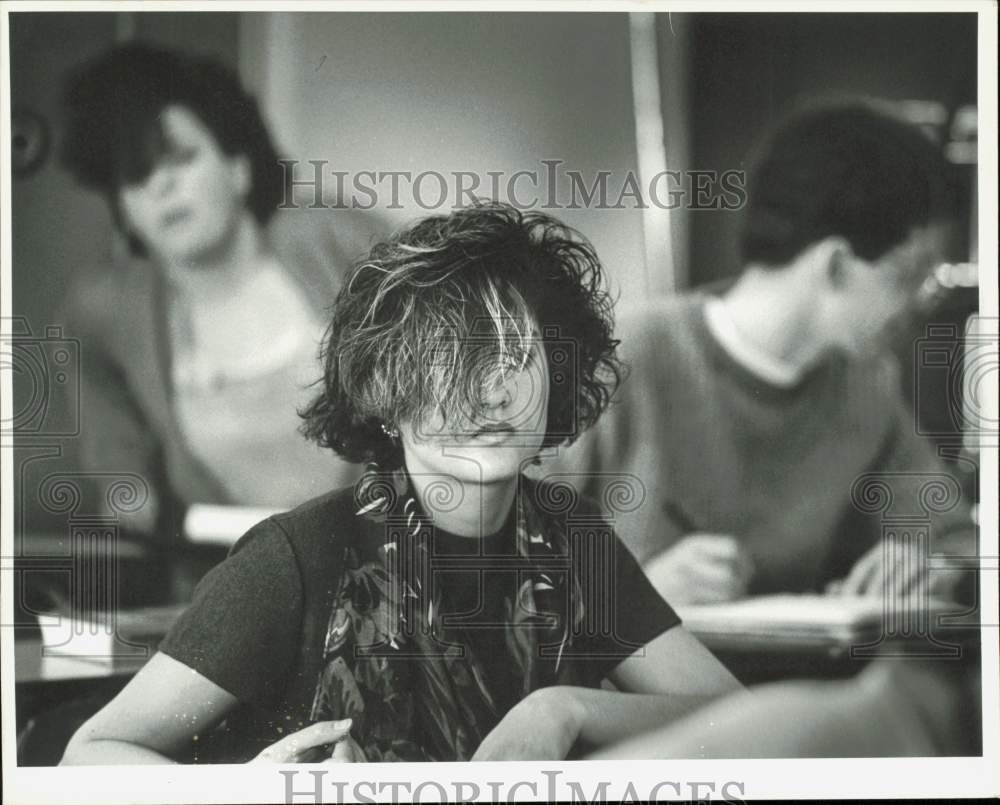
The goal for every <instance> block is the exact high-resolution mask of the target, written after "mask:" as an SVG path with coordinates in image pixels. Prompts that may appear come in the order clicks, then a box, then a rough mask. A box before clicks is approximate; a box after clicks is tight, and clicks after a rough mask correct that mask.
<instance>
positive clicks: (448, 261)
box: [301, 202, 624, 467]
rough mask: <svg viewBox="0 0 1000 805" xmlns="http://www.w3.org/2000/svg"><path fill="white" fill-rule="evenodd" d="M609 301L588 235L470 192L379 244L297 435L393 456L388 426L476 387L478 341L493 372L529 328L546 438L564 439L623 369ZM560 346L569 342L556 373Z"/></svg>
mask: <svg viewBox="0 0 1000 805" xmlns="http://www.w3.org/2000/svg"><path fill="white" fill-rule="evenodd" d="M612 307H613V300H612V299H611V297H610V296H609V294H608V292H607V291H606V290H605V287H604V277H603V271H602V268H601V264H600V261H599V260H598V258H597V254H596V253H595V252H594V249H593V247H592V246H591V245H590V243H589V242H588V241H587V240H586V239H585V238H584V237H583V236H582V235H580V234H579V233H578V232H576V231H575V230H572V229H570V228H569V227H567V226H565V225H563V224H561V223H560V222H559V221H557V220H556V219H554V218H552V217H550V216H548V215H544V214H541V213H537V212H531V213H522V212H521V211H519V210H517V209H515V208H513V207H511V206H508V205H505V204H497V203H488V202H479V203H477V204H475V205H474V206H471V207H468V208H464V209H460V210H458V211H456V212H453V213H452V214H450V215H442V216H431V217H428V218H424V219H422V220H419V221H417V222H416V223H413V224H411V225H410V226H408V227H406V228H404V229H402V230H401V231H399V232H397V233H396V234H394V235H392V236H391V237H390V238H389V239H387V240H385V241H384V242H382V243H379V244H377V245H376V246H375V247H374V248H373V249H372V250H371V254H370V255H369V256H368V258H367V259H365V260H363V261H361V262H360V263H359V264H358V266H357V267H356V268H355V270H354V273H353V275H352V277H351V279H350V281H349V282H348V283H347V284H346V285H345V286H344V288H343V289H342V290H341V292H340V294H339V295H338V297H337V299H336V301H335V303H334V305H333V309H332V321H331V323H330V325H329V328H328V330H327V334H326V337H325V339H324V344H323V363H324V375H323V378H322V379H321V381H319V383H320V384H321V385H322V389H321V391H320V392H319V394H318V396H317V397H316V399H315V400H314V401H313V402H312V404H311V405H310V406H309V407H308V408H306V410H304V411H303V412H301V415H302V417H303V419H304V422H303V427H302V430H303V433H305V434H306V436H308V437H309V438H311V439H313V440H314V441H316V442H318V443H319V444H321V445H323V446H325V447H330V448H332V449H333V450H334V451H336V452H337V453H338V454H339V455H341V456H342V457H344V458H346V459H347V460H349V461H353V462H376V463H379V464H381V465H383V466H386V467H388V466H398V465H399V463H401V461H402V452H401V448H400V445H399V443H398V441H397V440H395V439H392V438H390V437H389V436H388V435H387V434H386V432H385V429H384V427H383V426H393V425H395V424H396V423H398V422H401V421H405V420H407V419H412V420H416V421H419V420H420V419H421V418H422V417H423V416H424V415H425V414H426V413H428V410H427V409H428V406H429V405H430V406H440V407H441V410H443V412H444V414H445V421H446V422H448V421H451V420H450V416H451V415H453V414H461V411H462V407H463V405H465V404H467V403H468V402H469V401H470V395H477V394H479V393H481V390H482V389H483V388H485V385H486V384H485V383H484V375H483V373H482V372H483V365H482V361H481V360H479V358H481V357H482V353H481V352H479V350H481V348H482V345H483V344H484V340H485V343H486V344H488V347H489V355H490V356H492V357H491V365H490V367H489V368H488V370H487V372H486V376H485V379H486V380H490V379H495V378H496V377H498V376H502V373H503V372H504V371H505V369H507V368H509V367H511V366H516V365H517V364H518V363H519V362H520V361H521V359H522V358H523V356H524V355H525V354H526V353H525V350H526V348H527V347H526V340H527V339H528V338H530V337H531V331H530V329H529V328H531V327H532V326H536V327H537V328H538V337H539V338H540V341H541V343H542V345H543V348H544V349H545V351H546V355H547V356H548V358H549V365H550V380H549V383H550V393H549V405H548V426H547V432H546V434H545V436H544V439H543V445H542V446H543V447H545V446H551V445H556V444H559V443H561V442H563V441H572V440H573V439H575V438H576V436H577V435H578V434H579V433H580V432H582V431H583V430H584V429H586V428H587V427H589V426H590V425H592V424H593V423H594V422H596V421H597V418H598V417H599V416H600V414H601V413H602V412H603V411H604V409H605V408H606V407H607V405H608V403H609V401H610V399H611V396H612V395H613V393H614V391H615V390H616V389H617V387H618V385H619V384H620V382H621V380H622V378H623V372H624V367H623V365H622V364H621V363H620V362H619V360H618V358H617V356H616V353H615V350H616V348H617V346H618V341H616V340H615V339H614V338H613V317H612ZM483 324H485V327H483V326H482V325H483ZM559 350H562V351H563V352H564V353H572V354H571V355H570V354H566V355H562V356H560V360H559V362H560V365H561V366H568V368H567V369H566V370H565V371H561V372H559V371H554V370H553V369H552V367H553V356H554V355H556V354H557V353H558V352H559ZM505 361H506V362H505ZM569 364H571V366H570V365H569Z"/></svg>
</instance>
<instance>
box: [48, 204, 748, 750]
mask: <svg viewBox="0 0 1000 805" xmlns="http://www.w3.org/2000/svg"><path fill="white" fill-rule="evenodd" d="M616 346H617V342H616V341H615V340H614V339H613V337H612V320H611V302H610V299H609V297H608V295H607V293H606V292H605V290H604V287H603V275H602V269H601V266H600V263H599V262H598V259H597V256H596V255H595V253H594V251H593V249H592V247H591V246H590V245H589V244H588V243H587V242H586V241H585V240H584V239H583V238H582V237H581V236H579V235H578V234H577V233H575V232H573V231H572V230H570V229H568V228H567V227H565V226H563V225H561V224H560V223H559V222H557V221H555V220H554V219H552V218H550V217H548V216H545V215H542V214H538V213H528V214H522V213H521V212H519V211H517V210H515V209H513V208H511V207H508V206H504V205H496V204H482V205H476V206H473V207H470V208H467V209H462V210H459V211H457V212H454V213H453V214H451V215H449V216H437V217H431V218H427V219H425V220H422V221H419V222H417V223H416V224H414V225H412V226H410V227H408V228H406V229H404V230H403V231H401V232H399V233H398V234H396V235H395V236H393V237H392V238H390V239H389V240H387V241H385V242H384V243H381V244H379V245H377V246H376V247H375V248H374V249H373V250H372V251H371V254H370V255H369V257H368V259H367V260H365V261H364V262H362V263H361V264H360V265H359V266H358V267H357V268H356V270H355V272H354V274H353V276H352V278H351V280H350V281H349V282H348V284H347V285H346V286H345V287H344V289H343V290H342V291H341V293H340V294H339V296H338V298H337V301H336V304H335V306H334V308H333V313H332V324H331V325H330V327H329V329H328V331H327V336H326V341H325V373H324V376H323V378H322V381H321V384H320V389H319V393H318V394H317V396H316V398H315V400H314V402H313V403H312V405H310V406H309V407H308V408H307V409H306V410H305V411H304V412H303V417H304V431H305V433H306V434H307V435H309V436H310V437H311V438H313V439H314V440H316V441H318V442H319V443H320V444H323V445H325V446H327V447H330V448H332V449H333V450H334V451H336V452H337V453H338V454H339V455H341V456H343V457H344V458H346V459H348V460H350V461H366V462H369V463H370V466H369V470H368V472H367V473H366V475H365V476H364V477H363V478H362V480H361V482H359V484H357V485H356V486H355V487H353V488H349V489H344V490H340V491H335V492H332V493H330V494H328V495H326V496H323V497H320V498H317V499H315V500H313V501H311V502H309V503H307V504H305V505H303V506H301V507H299V508H298V509H295V510H294V511H292V512H289V513H287V514H283V515H279V516H276V517H272V518H270V519H269V520H266V521H264V522H262V523H260V524H259V525H257V526H256V527H254V528H253V529H252V530H251V531H250V532H249V533H248V534H247V535H246V536H244V537H243V539H242V540H241V541H240V542H239V543H238V545H237V546H236V547H235V549H234V551H233V553H232V555H231V556H230V558H229V559H228V560H227V561H226V562H224V563H223V564H222V565H221V566H219V567H218V568H216V569H215V570H214V571H212V572H211V573H210V574H209V575H208V577H206V579H205V580H204V581H203V582H202V584H201V586H200V587H199V589H198V591H197V593H196V596H195V600H194V603H193V605H192V607H191V608H190V609H189V611H188V612H187V613H186V614H185V615H184V616H183V617H182V619H181V620H180V621H179V622H178V623H177V625H176V626H175V627H174V628H173V630H172V631H171V633H170V634H169V635H168V637H167V638H166V639H165V640H164V642H163V643H162V644H161V646H160V652H159V653H158V654H157V655H155V656H154V657H153V658H152V660H151V661H150V662H149V663H148V665H147V666H146V667H145V668H144V669H143V670H142V671H141V672H140V673H139V674H138V675H137V676H136V678H135V679H134V680H133V681H132V682H131V683H130V684H129V685H128V686H127V687H126V688H125V689H124V691H123V692H122V693H121V694H119V696H118V697H117V698H116V699H115V700H114V701H113V702H112V703H111V704H109V705H108V706H107V707H106V708H105V709H104V710H103V711H102V712H101V713H99V714H98V715H97V716H95V717H94V718H93V719H92V720H91V721H90V722H88V723H87V724H86V725H84V727H83V728H82V729H81V730H80V731H79V732H78V733H77V735H76V736H75V737H74V739H73V741H72V742H71V744H70V746H69V748H68V750H67V753H66V757H65V758H64V762H67V763H101V762H127V761H128V760H132V761H134V762H144V761H148V762H164V761H168V760H171V759H172V760H184V759H191V758H192V757H193V756H194V755H197V759H201V760H205V759H209V758H210V757H211V758H212V759H225V760H229V761H234V760H250V759H256V760H258V761H261V760H273V761H284V762H307V761H323V760H330V761H362V760H368V761H388V760H445V761H453V760H468V759H473V760H493V759H530V760H543V759H563V758H566V757H569V756H581V755H582V754H584V753H585V752H586V751H587V750H588V748H591V747H598V746H602V745H606V744H608V743H611V742H614V741H617V740H620V739H621V738H623V737H625V736H628V735H632V734H635V733H637V732H639V731H641V730H644V729H648V728H652V727H655V726H659V725H662V724H664V723H667V722H669V721H670V720H671V719H672V718H674V717H676V716H679V715H681V714H685V713H688V712H690V711H691V710H693V709H694V708H696V707H698V706H700V705H701V704H702V703H704V702H706V701H708V700H711V699H713V698H715V697H717V696H719V695H721V694H723V693H726V692H730V691H732V690H734V689H737V688H738V685H737V683H736V682H735V680H734V679H733V678H732V677H731V676H730V675H729V673H728V672H727V671H726V670H725V669H724V668H723V667H722V666H721V665H720V664H719V663H718V662H717V660H716V659H715V658H714V657H713V656H712V655H711V654H710V653H709V652H708V651H707V650H705V649H704V648H703V647H702V646H701V645H700V644H699V643H698V642H697V641H696V640H695V639H694V638H693V637H691V636H690V635H689V633H687V632H686V631H685V630H684V629H683V627H682V626H680V624H679V620H678V618H677V616H676V615H675V614H674V612H673V610H672V609H671V608H670V606H669V605H668V604H667V603H666V602H665V601H663V599H661V598H660V597H659V596H658V595H657V594H656V592H655V591H654V590H653V588H652V587H651V586H650V584H649V582H648V581H647V580H646V578H645V576H644V575H643V573H642V571H641V570H640V568H639V566H638V564H637V563H636V562H635V560H634V559H633V557H632V556H631V554H630V553H629V552H628V551H627V550H626V549H625V548H624V547H623V546H622V545H621V543H620V542H619V541H618V539H617V537H615V535H614V533H613V531H612V529H611V528H610V527H609V526H608V525H607V523H606V522H605V521H604V520H602V518H601V517H600V515H599V513H598V508H597V506H596V505H594V504H591V503H589V502H588V501H586V500H582V499H578V498H576V497H575V496H574V495H573V494H572V493H571V492H570V490H569V487H568V486H560V485H558V484H549V483H539V482H535V481H532V480H529V478H528V477H527V476H525V475H524V474H523V472H522V471H523V470H524V469H525V468H526V467H527V466H529V465H531V464H532V463H533V462H535V461H536V460H537V459H538V457H539V456H540V455H541V454H542V453H543V452H545V451H549V450H554V449H556V448H557V447H558V446H559V445H561V444H564V443H566V442H569V441H572V440H573V439H574V438H575V437H576V436H577V434H578V433H579V432H580V431H581V430H583V429H584V428H586V427H588V426H590V425H591V424H592V423H593V422H595V421H596V420H597V418H598V417H599V416H600V414H601V412H602V411H603V410H604V409H605V408H606V407H607V405H608V404H609V400H610V398H611V395H612V394H613V392H614V390H615V388H616V387H617V385H618V383H619V382H620V380H621V377H622V368H621V366H620V364H619V363H618V361H617V359H616V357H615V348H616ZM603 680H607V681H609V682H611V683H612V686H613V687H614V688H616V689H615V690H609V689H606V688H607V687H610V686H602V681H603ZM123 714H128V716H127V717H123ZM181 714H186V715H184V716H182V715H181ZM223 720H225V723H224V725H221V726H220V722H222V721H223ZM210 733H211V735H210ZM206 738H211V740H206ZM209 745H211V747H212V748H211V750H209V749H208V748H207V747H208V746H209ZM195 747H199V748H198V749H197V750H196V751H194V748H195Z"/></svg>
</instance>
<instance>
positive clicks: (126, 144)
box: [60, 42, 287, 254]
mask: <svg viewBox="0 0 1000 805" xmlns="http://www.w3.org/2000/svg"><path fill="white" fill-rule="evenodd" d="M63 102H64V107H65V113H66V120H65V131H64V136H63V142H62V148H61V153H60V158H61V162H62V164H63V166H64V167H65V168H66V169H67V170H69V172H70V173H71V174H73V176H74V177H75V178H76V179H77V181H79V182H80V183H81V184H82V185H84V186H86V187H91V188H93V189H95V190H98V191H99V192H101V193H102V194H103V195H104V196H105V198H106V199H107V201H108V204H109V206H110V207H111V211H112V214H113V216H114V218H115V222H116V224H118V225H119V226H121V223H122V222H121V216H120V211H119V209H118V191H119V190H120V189H121V187H122V186H123V185H126V184H135V183H138V182H141V181H143V180H144V179H145V178H146V177H148V176H149V174H150V173H151V172H152V171H153V168H154V167H155V165H156V163H157V162H158V161H159V160H160V159H161V158H162V157H163V156H164V154H165V153H166V152H167V151H168V150H169V147H170V144H169V143H168V142H167V140H166V137H165V136H164V132H163V128H162V125H161V122H160V120H161V115H162V113H163V110H164V108H165V107H167V106H171V105H177V106H183V107H185V108H186V109H188V110H189V111H191V112H193V113H194V114H195V115H197V117H198V119H199V120H201V122H202V123H204V124H205V126H206V127H207V128H208V129H209V131H211V132H212V135H213V136H214V137H215V139H216V141H217V142H218V144H219V147H220V148H221V149H222V151H223V152H224V153H226V154H228V155H230V156H232V155H236V154H239V155H243V156H245V157H247V159H248V160H249V162H250V166H251V177H252V187H251V190H250V196H249V198H248V206H249V209H250V211H251V212H252V213H253V215H254V217H255V218H256V219H257V221H259V222H260V223H262V224H263V223H266V222H267V221H268V220H269V219H270V217H271V216H272V215H273V214H274V212H275V210H276V209H277V207H278V205H279V204H280V203H281V202H282V200H283V198H284V192H285V185H286V181H287V180H286V177H285V173H284V170H283V169H282V166H281V164H280V163H279V161H278V159H279V157H278V153H277V151H276V150H275V146H274V143H273V142H272V140H271V136H270V134H269V133H268V130H267V127H266V126H265V125H264V120H263V118H262V117H261V114H260V110H259V109H258V108H257V102H256V101H255V100H254V98H253V97H252V96H250V95H249V94H247V92H245V91H244V89H243V87H242V86H241V85H240V82H239V79H238V78H237V76H236V75H235V73H233V72H232V71H231V70H230V69H229V68H228V67H226V66H225V65H223V64H221V63H220V62H218V61H216V60H215V59H212V58H209V57H206V56H200V55H191V54H183V53H178V52H176V51H172V50H164V49H162V48H158V47H155V46H153V45H149V44H144V43H141V42H137V43H130V44H128V45H122V46H120V47H115V48H112V49H111V50H109V51H106V52H105V53H103V54H102V55H100V56H98V57H97V58H95V59H94V60H92V61H90V62H88V63H86V64H84V65H83V66H82V67H81V68H80V69H79V70H77V71H74V73H73V75H72V76H70V77H69V80H68V81H67V82H66V85H65V87H64V93H63ZM130 246H131V247H132V250H133V252H135V253H137V254H142V253H143V247H142V244H141V243H138V242H137V241H136V240H135V239H134V238H130Z"/></svg>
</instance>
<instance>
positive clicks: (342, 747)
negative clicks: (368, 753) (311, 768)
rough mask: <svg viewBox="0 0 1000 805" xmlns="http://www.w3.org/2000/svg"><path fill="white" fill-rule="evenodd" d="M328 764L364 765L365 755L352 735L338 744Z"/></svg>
mask: <svg viewBox="0 0 1000 805" xmlns="http://www.w3.org/2000/svg"><path fill="white" fill-rule="evenodd" d="M326 762H327V763H364V762H365V753H364V751H363V750H362V749H361V747H360V746H358V742H357V741H355V740H354V739H353V738H352V737H351V736H350V735H348V736H347V737H345V738H343V739H342V740H340V741H338V742H337V745H336V746H334V747H333V754H331V755H330V757H329V759H328V760H327V761H326Z"/></svg>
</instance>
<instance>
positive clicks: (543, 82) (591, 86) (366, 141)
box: [241, 13, 646, 298]
mask: <svg viewBox="0 0 1000 805" xmlns="http://www.w3.org/2000/svg"><path fill="white" fill-rule="evenodd" d="M241 26H242V39H241V41H242V43H243V47H242V55H243V57H244V59H243V61H242V62H241V67H242V70H243V75H244V78H245V80H246V81H247V83H248V84H250V85H251V86H254V87H256V88H257V89H258V91H259V93H260V96H261V98H262V100H263V102H264V109H265V111H266V113H267V115H268V117H269V120H270V122H271V124H272V127H273V129H274V131H275V132H276V134H277V137H278V140H279V142H280V143H281V144H282V146H283V148H284V150H285V152H286V153H288V154H292V155H297V156H298V157H299V158H300V159H307V160H328V161H329V162H330V164H331V166H336V169H337V170H341V171H346V172H348V173H349V174H352V175H353V174H355V173H357V172H358V171H363V170H373V171H411V172H412V173H413V175H414V176H415V175H416V174H418V173H420V172H422V171H437V172H439V173H441V174H443V175H446V176H447V175H450V174H451V173H452V172H454V171H471V172H474V173H476V174H477V175H479V176H480V177H482V179H483V190H484V191H487V192H484V193H483V194H484V195H489V194H490V193H489V192H488V190H489V186H488V184H487V182H488V181H489V179H488V177H487V176H486V174H487V172H488V171H503V172H504V174H505V176H506V177H510V176H511V175H512V174H513V173H514V172H515V171H518V170H527V171H539V172H541V171H544V166H543V165H542V164H541V160H542V159H560V160H563V163H564V165H563V166H562V167H563V168H564V169H570V170H578V171H580V172H581V174H582V175H583V176H584V177H585V178H586V180H587V183H588V184H589V183H590V182H591V181H592V179H593V177H594V176H596V175H597V173H598V172H599V171H610V172H611V173H612V175H613V177H614V178H612V179H611V180H610V182H609V186H612V187H613V186H614V183H615V180H616V178H617V180H618V181H619V182H621V181H623V177H624V175H625V173H626V172H627V171H629V170H635V168H636V154H635V124H634V116H633V105H632V89H631V79H630V51H629V28H628V17H627V15H625V14H513V13H503V14H496V13H494V14H477V13H465V14H457V13H455V14H450V13H449V14H445V13H424V14H395V13H393V14H377V15H374V14H355V13H349V14H296V15H287V14H246V15H243V17H242V19H241ZM331 169H333V168H332V167H331ZM305 175H306V176H307V177H311V176H312V172H311V169H310V171H309V172H308V173H306V174H305ZM540 179H542V182H543V184H544V174H542V175H540ZM504 181H506V180H504ZM382 186H383V187H385V188H388V186H389V185H388V182H387V183H386V184H384V185H382ZM423 187H424V189H425V194H424V200H425V202H432V203H433V202H434V201H435V200H436V198H437V197H438V196H439V191H438V190H437V189H436V188H437V186H436V185H435V184H433V183H432V182H429V183H428V184H426V185H425V186H423ZM520 187H527V185H524V184H521V185H519V188H520ZM559 187H560V190H561V191H564V195H565V197H566V200H568V197H569V190H568V186H567V185H566V184H565V183H560V185H559ZM325 189H326V190H329V188H328V187H327V188H325ZM307 192H308V191H307ZM501 195H503V194H501ZM542 196H543V198H542V200H543V201H544V193H543V194H542ZM450 198H454V193H453V192H452V193H451V195H450ZM359 201H360V202H361V203H366V199H365V198H364V197H359ZM383 202H384V196H383V197H382V198H380V209H379V210H378V212H379V213H381V214H384V215H385V216H386V218H387V220H388V222H389V224H390V225H395V224H399V223H402V222H403V221H406V220H408V219H410V218H412V217H414V216H419V215H426V214H429V213H430V212H434V210H427V209H421V208H420V207H419V205H418V204H416V203H415V202H414V199H413V198H412V197H411V196H410V195H408V194H406V193H403V194H401V204H400V208H398V209H386V208H385V207H386V206H387V205H385V204H384V203H383ZM447 206H448V205H447V204H446V205H445V206H444V207H442V210H439V211H438V212H440V211H443V210H445V209H446V207H447ZM552 212H554V213H555V214H556V215H558V216H560V217H561V218H563V219H564V220H565V221H566V222H567V223H569V224H570V225H572V226H575V227H577V228H579V229H580V230H581V231H582V232H584V233H585V234H586V235H587V236H588V237H589V238H591V239H592V240H593V242H594V244H595V246H596V248H597V251H598V254H599V255H600V256H601V257H602V258H603V260H604V262H605V264H606V265H607V267H608V271H609V274H610V275H611V277H612V280H613V282H614V283H615V284H616V285H617V286H618V287H619V288H620V289H621V292H622V295H623V297H628V298H635V297H638V296H641V295H642V293H643V291H644V289H645V283H646V277H645V271H644V263H643V258H642V219H641V212H640V211H639V210H636V209H633V208H629V209H617V210H597V209H565V210H552Z"/></svg>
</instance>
